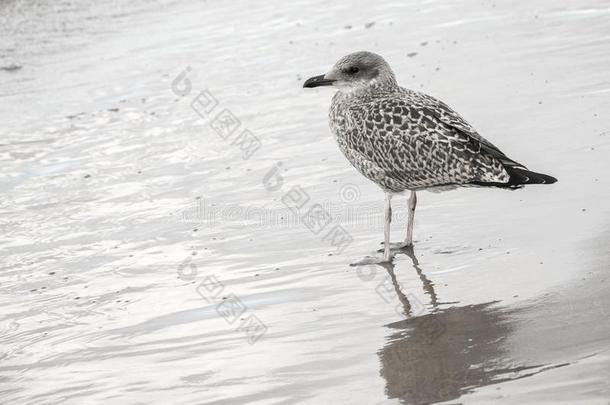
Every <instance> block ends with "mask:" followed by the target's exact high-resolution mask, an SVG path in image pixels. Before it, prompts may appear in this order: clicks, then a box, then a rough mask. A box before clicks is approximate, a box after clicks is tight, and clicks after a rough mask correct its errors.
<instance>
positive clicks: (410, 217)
mask: <svg viewBox="0 0 610 405" xmlns="http://www.w3.org/2000/svg"><path fill="white" fill-rule="evenodd" d="M416 205H417V194H415V191H411V195H410V196H409V207H408V210H409V215H408V221H409V222H408V223H407V237H406V238H405V246H413V225H414V221H415V206H416Z"/></svg>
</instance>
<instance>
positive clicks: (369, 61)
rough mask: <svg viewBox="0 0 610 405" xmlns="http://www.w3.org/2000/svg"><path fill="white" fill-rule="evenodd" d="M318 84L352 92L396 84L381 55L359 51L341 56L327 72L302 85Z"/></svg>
mask: <svg viewBox="0 0 610 405" xmlns="http://www.w3.org/2000/svg"><path fill="white" fill-rule="evenodd" d="M319 86H334V87H336V88H338V89H339V90H340V91H344V92H352V91H356V90H359V89H363V88H369V87H396V86H397V84H396V78H395V76H394V72H392V69H391V68H390V65H388V63H387V62H386V61H385V60H384V59H383V58H382V57H381V56H379V55H377V54H375V53H372V52H367V51H361V52H354V53H350V54H349V55H347V56H344V57H342V58H341V59H339V61H338V62H337V63H335V66H333V68H332V69H331V70H330V71H329V72H328V73H325V74H323V75H320V76H314V77H311V78H309V79H307V80H306V81H305V83H303V87H319Z"/></svg>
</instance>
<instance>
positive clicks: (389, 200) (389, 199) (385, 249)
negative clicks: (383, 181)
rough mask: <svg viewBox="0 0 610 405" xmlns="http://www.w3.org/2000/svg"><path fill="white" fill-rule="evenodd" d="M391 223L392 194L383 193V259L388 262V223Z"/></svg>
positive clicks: (389, 257)
mask: <svg viewBox="0 0 610 405" xmlns="http://www.w3.org/2000/svg"><path fill="white" fill-rule="evenodd" d="M391 223H392V194H390V193H386V195H385V224H384V227H383V240H384V242H383V261H384V262H389V261H390V259H391V256H390V224H391Z"/></svg>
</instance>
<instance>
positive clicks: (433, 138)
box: [304, 52, 556, 259]
mask: <svg viewBox="0 0 610 405" xmlns="http://www.w3.org/2000/svg"><path fill="white" fill-rule="evenodd" d="M328 85H332V86H335V87H337V88H338V89H339V91H338V92H337V93H336V94H335V96H334V97H333V100H332V104H331V107H330V114H329V117H330V127H331V130H332V132H333V134H334V136H335V138H336V140H337V143H338V144H339V149H341V152H343V154H344V155H345V157H346V158H347V160H349V162H350V163H351V164H352V165H353V166H354V167H355V168H356V169H357V170H358V171H359V172H360V173H362V175H364V176H365V177H366V178H368V179H370V180H372V181H373V182H375V183H376V184H377V185H379V186H380V187H381V188H382V189H383V190H384V191H385V192H386V193H387V195H388V197H387V199H388V203H387V209H388V210H389V209H390V208H389V207H390V204H389V200H390V198H391V194H392V193H398V192H402V191H406V190H410V191H411V192H412V197H411V200H410V201H412V203H410V208H411V210H412V211H413V212H414V210H415V201H416V197H415V191H418V190H423V189H429V190H440V189H447V188H454V187H460V186H462V187H463V186H493V187H502V188H510V189H515V188H520V187H523V185H524V184H541V183H554V182H555V181H556V179H555V178H553V177H551V176H547V175H544V174H540V173H535V172H531V171H529V170H527V168H526V167H525V166H523V165H521V164H520V163H517V162H515V161H514V160H512V159H510V158H508V157H507V156H506V155H505V154H504V153H502V152H501V151H500V150H499V149H498V148H497V147H496V146H494V145H493V144H492V143H491V142H489V141H487V140H486V139H484V138H483V137H482V136H481V135H479V134H478V133H477V132H476V131H475V130H474V128H472V126H471V125H470V124H468V122H466V120H464V119H463V118H462V117H461V116H460V115H459V114H458V113H456V112H455V111H453V110H452V109H451V108H450V107H449V106H447V105H446V104H445V103H443V102H442V101H439V100H437V99H435V98H434V97H431V96H428V95H426V94H423V93H420V92H416V91H413V90H408V89H405V88H403V87H400V86H399V85H398V84H397V82H396V78H395V76H394V73H393V72H392V69H391V68H390V66H389V65H388V64H387V62H386V61H385V60H384V59H383V58H382V57H381V56H379V55H376V54H374V53H371V52H356V53H353V54H350V55H347V56H345V57H343V58H341V59H340V60H339V61H338V62H337V63H336V64H335V66H334V67H333V69H332V70H331V71H330V72H328V73H326V74H325V75H321V76H316V77H312V78H311V79H309V80H307V81H306V82H305V84H304V87H317V86H328ZM411 206H412V207H411ZM390 216H391V212H390ZM387 221H388V224H387V225H388V228H389V219H387ZM410 225H411V228H409V229H412V221H410ZM387 233H388V235H389V229H388V231H387ZM387 239H388V238H387V237H386V252H385V255H384V257H386V259H387V258H388V255H389V251H388V240H387ZM411 243H412V235H411V231H410V230H409V231H408V235H407V240H406V242H405V244H406V245H410V244H411Z"/></svg>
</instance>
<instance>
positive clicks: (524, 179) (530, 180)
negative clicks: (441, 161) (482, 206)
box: [470, 165, 557, 190]
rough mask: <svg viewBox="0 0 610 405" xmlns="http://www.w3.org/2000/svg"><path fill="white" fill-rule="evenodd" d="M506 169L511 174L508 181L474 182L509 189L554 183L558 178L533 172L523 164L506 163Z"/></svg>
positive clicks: (474, 183)
mask: <svg viewBox="0 0 610 405" xmlns="http://www.w3.org/2000/svg"><path fill="white" fill-rule="evenodd" d="M504 169H505V170H506V172H507V173H508V175H509V176H510V177H509V179H508V182H507V183H491V182H478V181H477V182H472V183H470V184H473V185H475V186H487V187H500V188H509V189H513V190H515V189H518V188H522V187H523V186H524V185H526V184H553V183H555V182H557V179H556V178H555V177H553V176H549V175H547V174H542V173H536V172H531V171H529V170H527V169H526V168H524V167H522V166H509V165H505V166H504Z"/></svg>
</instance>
